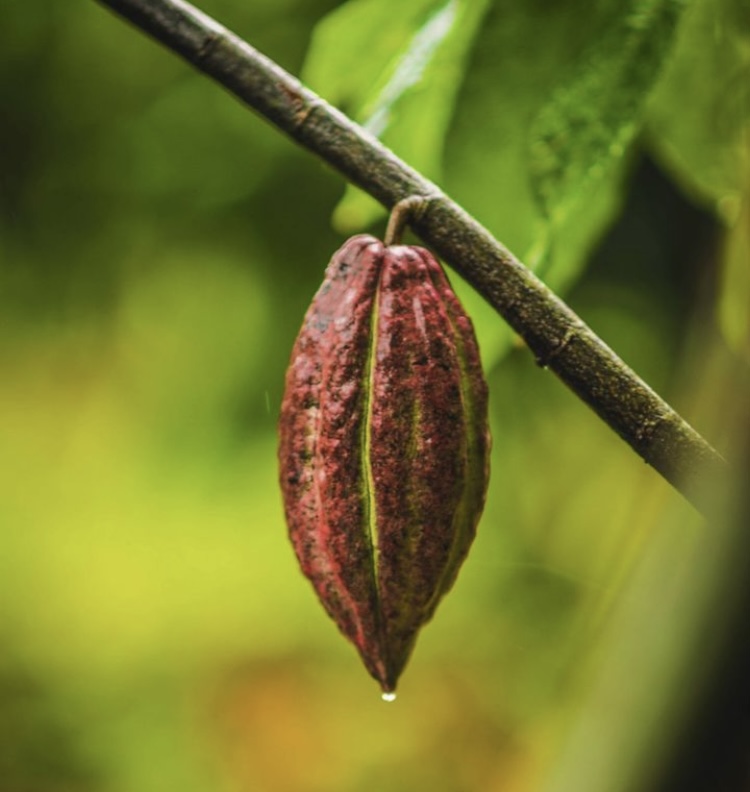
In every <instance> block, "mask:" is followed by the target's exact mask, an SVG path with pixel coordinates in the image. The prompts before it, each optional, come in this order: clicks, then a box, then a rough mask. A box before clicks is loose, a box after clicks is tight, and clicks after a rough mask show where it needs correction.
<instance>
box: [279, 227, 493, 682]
mask: <svg viewBox="0 0 750 792" xmlns="http://www.w3.org/2000/svg"><path fill="white" fill-rule="evenodd" d="M279 427H280V446H279V460H280V468H281V472H280V480H281V488H282V493H283V498H284V507H285V513H286V518H287V523H288V526H289V533H290V537H291V540H292V544H293V546H294V549H295V552H296V554H297V557H298V559H299V562H300V566H301V568H302V571H303V572H304V574H305V575H306V576H307V577H308V578H309V579H310V581H311V582H312V584H313V586H314V588H315V591H316V592H317V594H318V597H319V598H320V600H321V602H322V604H323V606H324V607H325V609H326V611H327V612H328V613H329V614H330V616H331V617H332V618H333V619H334V621H335V622H336V623H337V625H338V626H339V628H340V630H341V631H342V632H343V633H344V635H345V636H346V637H347V638H349V640H351V641H352V642H353V643H354V644H355V646H356V647H357V649H358V651H359V653H360V655H361V657H362V660H363V661H364V664H365V666H366V668H367V670H368V671H369V673H370V674H371V675H372V676H373V677H374V678H375V679H376V680H377V681H378V682H379V683H380V685H381V687H382V689H383V691H384V692H386V693H390V692H392V691H393V690H394V689H395V687H396V682H397V680H398V677H399V675H400V674H401V672H402V670H403V668H404V666H405V664H406V662H407V660H408V658H409V655H410V653H411V651H412V648H413V646H414V642H415V640H416V636H417V633H418V631H419V629H420V627H421V626H422V625H423V624H424V623H425V622H427V621H428V620H429V619H430V618H431V617H432V615H433V613H434V611H435V608H436V606H437V604H438V602H439V600H440V598H441V597H442V596H443V595H444V594H445V593H446V591H448V589H449V588H450V587H451V585H452V584H453V582H454V580H455V578H456V575H457V573H458V569H459V567H460V565H461V563H462V562H463V560H464V558H465V557H466V554H467V552H468V550H469V546H470V545H471V542H472V540H473V538H474V535H475V531H476V526H477V523H478V521H479V517H480V515H481V512H482V508H483V506H484V499H485V492H486V489H487V481H488V474H489V447H490V437H489V430H488V426H487V385H486V383H485V381H484V377H483V375H482V368H481V363H480V359H479V350H478V347H477V342H476V338H475V335H474V330H473V328H472V324H471V320H470V319H469V318H468V316H467V315H466V313H465V312H464V310H463V308H462V307H461V304H460V302H459V301H458V298H457V297H456V295H455V294H454V292H453V290H452V289H451V286H450V283H449V282H448V279H447V277H446V276H445V273H444V272H443V270H442V268H441V267H440V265H439V264H438V262H437V261H436V260H435V258H434V257H433V256H432V254H431V253H430V252H429V251H427V250H425V249H424V248H420V247H414V246H407V245H390V246H386V245H384V244H383V243H382V242H380V241H379V240H377V239H375V238H374V237H371V236H366V235H360V236H355V237H353V238H351V239H349V240H348V241H347V242H346V243H345V244H344V245H343V247H342V248H341V249H340V250H339V251H338V252H337V253H336V254H335V255H334V256H333V258H332V259H331V262H330V264H329V265H328V268H327V269H326V273H325V278H324V281H323V284H322V285H321V287H320V289H319V290H318V293H317V294H316V295H315V298H314V299H313V302H312V304H311V305H310V308H309V309H308V311H307V314H306V316H305V320H304V323H303V326H302V329H301V330H300V333H299V335H298V337H297V340H296V342H295V345H294V349H293V351H292V356H291V362H290V365H289V369H288V371H287V376H286V389H285V393H284V398H283V402H282V406H281V416H280V423H279Z"/></svg>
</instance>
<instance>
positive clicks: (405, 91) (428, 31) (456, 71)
mask: <svg viewBox="0 0 750 792" xmlns="http://www.w3.org/2000/svg"><path fill="white" fill-rule="evenodd" d="M486 6H487V0H447V2H445V0H443V1H442V2H435V0H429V2H425V1H424V0H413V1H412V2H407V3H404V2H403V0H354V2H350V3H347V4H346V5H345V6H343V7H341V8H339V9H337V10H336V11H334V12H333V13H332V14H330V15H329V16H328V17H326V18H325V19H324V20H323V22H322V23H321V24H319V25H318V27H317V29H316V32H315V35H314V38H313V43H312V47H311V49H310V52H309V55H308V59H307V63H306V66H305V69H304V72H303V78H304V79H305V80H306V81H307V82H309V83H310V85H311V86H312V87H313V88H314V89H315V90H317V91H319V92H320V93H321V94H323V95H324V96H325V97H326V98H327V99H329V100H330V101H332V102H335V103H337V104H339V105H341V106H342V107H344V108H345V109H346V110H347V111H348V112H349V113H350V114H351V115H352V116H353V117H354V118H356V119H357V120H358V121H360V122H361V123H363V124H364V126H365V127H366V128H367V129H369V131H371V132H372V133H373V134H375V135H377V136H378V137H380V138H381V139H382V140H383V141H384V142H385V143H386V144H387V145H388V146H390V147H391V148H392V149H393V150H394V151H395V152H396V153H397V154H398V155H399V156H401V157H403V158H404V159H405V160H406V161H407V162H409V164H411V165H412V166H414V167H415V168H417V169H418V170H420V171H421V172H422V173H424V174H425V175H427V176H429V177H430V178H433V179H437V178H439V176H440V170H441V162H442V156H443V143H444V140H445V135H446V131H447V128H448V125H449V123H450V120H451V117H452V114H453V107H454V101H455V97H456V94H457V91H458V88H459V86H460V84H461V81H462V79H463V75H464V67H465V61H466V56H467V52H468V51H469V49H470V47H471V44H472V42H473V40H474V37H475V34H476V31H477V28H478V25H479V22H480V21H481V19H482V17H483V15H484V12H485V9H486ZM382 212H383V209H382V207H381V206H380V205H379V204H377V203H376V202H375V201H374V200H373V199H372V198H370V197H369V196H367V195H365V194H364V193H362V192H360V191H359V190H356V189H355V188H353V187H349V188H348V189H347V193H346V195H345V196H344V199H343V201H342V202H341V204H340V205H339V206H338V208H337V210H336V213H335V216H334V223H335V225H336V226H337V227H338V228H339V229H341V230H343V231H353V230H361V229H362V228H363V227H364V226H366V225H368V224H369V223H371V222H372V221H373V220H374V219H376V218H377V217H378V216H379V215H380V214H382Z"/></svg>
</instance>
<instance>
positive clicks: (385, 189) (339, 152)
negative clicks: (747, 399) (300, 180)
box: [97, 0, 729, 511]
mask: <svg viewBox="0 0 750 792" xmlns="http://www.w3.org/2000/svg"><path fill="white" fill-rule="evenodd" d="M97 2H99V3H101V4H102V5H105V6H108V7H109V8H110V9H112V10H113V11H115V12H117V13H118V14H120V15H121V16H123V17H125V18H126V19H128V20H129V21H130V22H132V23H133V24H134V25H136V26H137V27H138V28H140V29H141V30H143V31H144V32H146V33H148V34H149V35H151V36H153V37H154V38H155V39H157V40H158V41H160V42H161V43H162V44H164V45H165V46H167V47H168V48H169V49H171V50H173V51H174V52H176V53H178V54H179V55H181V56H182V57H183V58H184V59H185V60H187V61H189V62H190V63H191V64H193V66H195V67H196V68H197V69H199V70H200V71H202V72H203V73H205V74H207V75H208V76H210V77H212V78H213V79H214V80H216V81H217V82H218V83H219V84H221V85H222V86H223V87H224V88H226V89H227V90H228V91H230V92H231V93H232V94H234V95H235V96H236V97H237V98H238V99H240V100H241V101H242V102H244V103H245V104H247V105H249V106H250V107H252V108H253V109H254V110H256V111H257V112H258V113H259V114H260V115H262V116H264V117H265V118H266V119H268V120H269V121H270V122H271V123H272V124H274V125H276V126H277V127H278V128H279V129H281V130H283V131H284V132H286V134H287V135H289V136H290V137H291V138H293V139H294V140H295V141H297V142H298V143H299V144H300V145H302V146H304V147H305V148H307V149H309V150H310V151H311V152H313V153H314V154H316V155H317V156H319V157H320V158H321V159H323V160H325V161H326V162H327V163H328V164H329V165H331V166H332V167H333V168H335V169H336V170H338V171H339V172H340V173H341V174H342V175H343V176H344V177H345V178H346V179H348V180H349V181H351V182H352V183H354V184H356V185H357V186H358V187H360V188H361V189H362V190H364V191H365V192H367V193H369V194H370V195H371V196H373V197H374V198H376V199H377V200H378V201H380V202H381V203H382V204H383V205H384V206H385V207H386V208H391V207H393V206H394V205H395V204H396V203H397V202H399V201H401V200H403V199H405V198H407V197H409V196H413V195H416V196H422V197H423V198H426V199H427V203H426V205H425V206H424V207H423V208H422V209H421V211H420V212H419V213H415V215H414V216H413V217H412V218H411V219H410V225H411V227H412V228H413V230H414V231H415V233H416V234H418V235H419V236H420V237H421V238H422V239H423V240H424V241H425V243H426V244H427V245H429V247H430V248H432V249H433V250H434V251H435V252H436V253H437V254H438V255H439V256H441V257H442V258H443V259H444V260H445V261H446V262H447V263H448V264H450V266H451V267H453V268H454V269H455V270H456V271H457V272H459V273H461V275H462V276H463V277H464V278H466V280H467V281H469V283H471V284H472V285H473V286H474V288H475V289H477V291H478V292H480V294H482V295H483V296H484V297H485V299H486V300H487V301H488V302H489V303H490V304H491V305H492V306H493V307H494V308H495V309H496V310H497V312H498V313H499V314H500V315H501V316H502V317H503V318H504V319H505V320H506V321H507V322H508V323H509V324H510V325H511V327H512V328H513V329H514V330H515V331H516V332H517V333H518V334H519V335H520V336H521V337H522V338H523V339H524V341H525V342H526V344H527V345H528V347H529V349H530V350H531V351H532V353H533V354H534V355H535V357H536V360H537V362H538V363H539V364H540V365H541V366H544V367H545V368H548V369H549V370H551V371H553V372H554V373H555V374H556V375H557V376H558V377H559V378H560V379H561V380H562V381H563V382H564V383H565V384H566V385H567V386H568V387H569V388H571V389H572V390H573V391H574V392H575V393H576V394H577V395H578V396H579V397H580V398H581V399H582V400H583V401H584V402H586V404H588V405H589V406H590V407H591V408H592V409H593V410H594V411H595V412H596V413H597V414H598V415H599V416H600V417H601V418H602V419H603V420H604V421H605V422H606V423H607V424H608V425H609V426H610V427H611V428H612V429H614V431H615V432H617V434H619V435H620V436H621V437H622V438H623V439H624V440H625V441H626V442H627V443H628V444H629V445H630V446H631V447H632V448H633V450H634V451H635V452H636V453H637V454H639V455H640V456H641V457H642V458H643V459H644V460H645V461H646V462H647V463H648V464H649V465H651V466H652V467H653V468H654V469H655V470H657V471H658V472H659V473H660V474H661V475H662V476H663V477H664V478H665V479H666V480H667V481H669V482H670V483H671V484H672V485H673V486H674V487H675V488H676V489H678V490H679V491H680V492H682V493H683V495H684V496H685V497H686V498H687V499H688V500H690V501H691V502H692V503H693V504H694V505H695V506H696V508H698V509H699V510H702V511H706V510H707V509H708V507H709V503H710V502H711V501H712V500H713V496H714V494H715V491H716V488H717V487H719V486H720V485H723V483H724V482H725V481H726V479H727V478H728V472H729V471H728V466H727V464H726V462H725V460H724V459H723V458H722V457H721V455H720V454H718V453H717V452H716V451H715V450H714V449H713V448H712V447H711V445H710V444H709V443H708V442H707V441H706V440H705V439H704V438H703V437H701V435H700V434H699V433H698V432H696V431H695V429H693V428H692V427H691V426H690V425H689V424H688V423H687V422H686V421H685V420H683V419H682V418H681V417H680V415H679V414H678V413H677V412H676V411H675V410H673V409H672V408H671V407H670V406H669V405H668V404H667V403H666V402H665V401H664V400H663V399H661V398H660V397H659V396H658V395H657V394H656V393H655V392H654V391H653V390H651V388H649V387H648V385H646V383H645V382H643V381H642V380H641V379H640V378H639V377H638V376H637V375H636V374H635V372H633V371H632V370H631V369H630V368H629V367H628V366H626V365H625V364H624V363H623V362H622V360H620V358H618V357H617V355H616V354H615V353H614V352H613V351H612V350H611V349H610V348H609V347H608V346H607V345H606V344H605V343H604V342H603V341H602V340H601V339H600V338H598V337H597V336H596V334H595V333H594V332H593V331H592V330H591V329H590V328H589V327H587V326H586V324H585V323H584V322H583V321H582V320H581V319H580V318H579V317H578V316H577V315H576V314H575V313H574V312H573V311H572V310H571V309H570V308H568V306H567V305H566V304H565V303H564V302H562V300H560V299H559V298H558V297H557V296H556V295H555V294H554V293H553V292H552V291H551V290H550V289H549V288H548V287H547V286H545V284H544V283H542V282H541V281H540V280H539V279H538V278H537V277H536V276H535V275H534V274H533V273H532V272H531V271H530V270H528V269H527V268H526V267H525V266H524V265H523V264H521V263H520V262H519V261H518V259H516V258H515V257H514V256H513V254H512V253H510V251H508V250H507V249H506V248H505V247H503V245H501V244H500V243H499V242H498V241H497V240H496V239H494V237H493V236H492V235H491V234H490V233H489V231H487V230H486V229H485V228H483V227H482V226H481V225H480V224H479V223H478V222H477V221H476V220H474V218H472V217H471V216H470V215H468V214H467V213H466V212H465V211H464V210H463V209H462V208H461V207H460V206H458V205H457V204H456V203H454V202H453V201H452V200H451V199H450V198H448V197H447V196H446V195H445V194H444V193H443V192H442V191H441V190H440V189H439V188H438V187H437V186H436V185H435V184H433V183H432V182H430V181H428V180H427V179H425V178H424V177H423V176H422V175H421V174H419V173H418V172H417V171H415V170H414V169H413V168H410V167H409V166H408V165H407V164H406V163H404V162H402V161H401V160H400V159H398V157H396V156H395V155H394V154H393V153H392V152H391V151H389V150H388V149H387V148H386V147H385V146H383V145H382V144H381V143H380V142H379V141H378V140H376V139H375V138H374V137H372V136H371V135H370V134H369V133H368V132H366V131H365V130H364V129H362V127H360V126H358V125H357V124H355V123H354V122H353V121H351V120H350V119H349V118H347V117H346V116H345V115H344V114H343V113H341V112H339V111H338V110H337V109H336V108H334V107H332V106H331V105H329V104H328V103H326V102H325V101H324V100H323V99H321V98H320V97H319V96H317V95H316V94H314V93H313V92H312V91H310V90H308V89H307V88H305V87H304V86H303V85H302V84H301V83H300V82H299V81H298V80H297V79H295V78H294V77H292V76H291V75H290V74H288V73H287V72H285V71H284V70H283V69H282V68H281V67H279V66H278V65H277V64H276V63H274V62H273V61H272V60H270V59H269V58H267V57H266V56H264V55H263V54H261V53H260V52H258V51H257V50H255V49H254V48H253V47H252V46H250V45H249V44H248V43H247V42H245V41H243V40H242V39H240V38H239V37H238V36H236V35H234V34H233V33H231V32H230V31H228V30H227V29H226V28H224V27H223V26H221V25H220V24H219V23H218V22H216V21H215V20H213V19H211V18H210V17H208V16H207V15H205V14H204V13H202V12H201V11H199V10H198V9H196V8H194V7H193V6H191V5H190V4H188V3H186V2H184V1H183V0H97Z"/></svg>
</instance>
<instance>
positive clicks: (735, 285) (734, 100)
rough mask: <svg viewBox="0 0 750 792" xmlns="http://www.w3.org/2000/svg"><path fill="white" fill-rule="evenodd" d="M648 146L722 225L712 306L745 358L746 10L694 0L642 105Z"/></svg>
mask: <svg viewBox="0 0 750 792" xmlns="http://www.w3.org/2000/svg"><path fill="white" fill-rule="evenodd" d="M649 127H650V130H651V133H652V141H653V148H654V150H655V151H656V153H657V155H658V157H659V158H660V160H661V161H662V163H663V164H664V165H665V166H666V167H667V168H668V169H669V170H670V171H671V172H672V174H673V175H674V177H675V178H676V179H677V181H678V182H680V183H681V184H682V185H683V187H684V188H685V189H686V190H687V192H688V193H690V194H692V195H693V196H695V197H697V198H698V200H700V201H701V202H703V203H704V204H706V205H707V206H708V207H709V208H710V209H712V210H713V211H714V212H716V214H717V215H718V216H719V217H720V218H721V219H722V220H723V222H724V223H725V224H726V226H727V242H726V245H725V247H724V257H723V261H722V266H723V274H722V281H721V289H720V291H719V300H718V306H717V312H718V318H719V326H720V327H721V330H722V332H723V334H724V336H725V338H726V340H727V342H728V343H729V344H730V346H731V347H732V348H733V349H734V350H735V351H736V352H737V353H738V354H741V355H744V356H746V357H747V359H750V238H749V236H748V235H749V234H750V230H749V229H750V213H748V206H750V196H749V194H750V13H748V5H747V1H746V0H698V2H696V5H695V7H694V8H693V9H692V10H691V13H690V14H689V15H688V16H687V19H686V24H685V26H684V28H683V31H682V35H681V36H680V39H679V42H678V47H677V52H676V57H675V59H674V61H673V63H672V64H671V67H670V69H669V70H668V72H667V75H666V77H665V80H664V82H663V83H662V85H661V87H660V89H659V91H658V92H657V93H656V94H655V96H654V97H653V101H652V102H651V104H650V107H649Z"/></svg>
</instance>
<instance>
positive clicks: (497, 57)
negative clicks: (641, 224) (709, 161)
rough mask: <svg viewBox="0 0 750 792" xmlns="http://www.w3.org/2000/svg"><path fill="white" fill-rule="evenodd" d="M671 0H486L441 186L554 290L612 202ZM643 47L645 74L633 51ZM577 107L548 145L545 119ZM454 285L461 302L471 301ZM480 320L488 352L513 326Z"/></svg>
mask: <svg viewBox="0 0 750 792" xmlns="http://www.w3.org/2000/svg"><path fill="white" fill-rule="evenodd" d="M678 8H679V6H678V4H676V3H675V2H674V0H660V1H659V2H658V3H657V2H656V1H655V0H648V2H645V0H629V2H627V3H623V2H619V1H618V2H614V0H613V1H609V0H600V1H599V2H595V3H591V2H590V0H568V1H567V2H565V3H552V4H550V3H547V2H544V1H543V0H530V1H529V2H526V3H518V2H513V0H496V2H495V3H494V4H493V6H492V9H491V11H490V12H489V13H488V14H487V15H486V16H485V18H484V20H483V23H482V28H481V31H480V34H479V36H478V37H477V42H476V45H475V49H474V53H473V56H472V61H471V65H470V67H469V69H468V72H467V76H466V79H465V82H464V85H463V88H462V91H461V95H460V97H459V100H458V102H457V106H456V110H455V114H454V120H453V125H452V127H451V130H450V133H449V137H448V140H447V142H446V161H445V187H446V188H447V191H448V192H449V193H450V194H451V195H452V196H453V197H454V198H455V199H456V200H457V201H458V202H459V203H461V204H462V205H463V206H464V207H465V208H466V209H467V210H468V211H469V212H470V213H471V214H473V215H474V216H475V217H476V218H477V219H478V220H479V221H480V222H482V223H483V224H484V225H486V226H487V227H488V228H489V229H490V230H491V231H492V232H493V234H495V236H496V237H497V238H498V239H500V240H501V241H502V242H503V243H504V244H505V245H506V246H507V247H509V248H510V249H511V250H512V251H513V252H514V253H516V255H518V256H519V257H520V258H521V260H522V261H523V262H524V263H525V264H526V265H527V266H529V267H531V268H532V269H534V270H535V271H536V272H537V274H540V275H543V277H544V279H545V281H546V282H547V283H548V284H549V285H550V286H551V287H552V288H553V289H555V290H556V291H558V292H564V290H565V289H566V288H568V287H569V286H570V285H571V284H572V283H573V282H574V281H575V280H576V279H577V278H578V277H579V275H580V273H581V272H582V270H583V268H584V266H585V264H586V261H587V259H588V256H589V254H590V252H591V251H592V249H593V247H594V246H595V245H596V243H597V241H598V240H599V238H600V237H601V235H602V234H603V233H604V231H605V230H606V228H607V226H608V225H609V224H610V223H611V221H612V220H613V219H614V217H615V216H616V214H617V212H618V211H619V209H620V207H621V203H622V199H623V184H624V180H625V178H626V176H627V173H628V166H629V162H628V157H627V156H626V155H627V151H626V142H627V141H629V140H631V139H632V137H633V135H634V134H635V133H636V131H637V130H638V125H639V124H640V113H641V110H642V106H643V102H644V100H645V98H646V96H647V93H648V90H649V89H650V87H651V83H652V82H653V80H654V79H655V78H656V74H655V71H656V70H655V67H654V64H656V63H657V62H658V61H660V59H661V58H663V57H665V55H666V53H667V51H668V48H669V42H668V38H669V36H668V34H669V32H670V30H671V28H669V25H668V24H667V23H666V19H667V18H672V17H674V16H676V14H677V9H678ZM647 10H648V11H650V13H646V11H647ZM636 12H640V14H638V13H636ZM657 12H658V13H657ZM670 15H671V16H670ZM618 35H620V36H621V40H617V41H615V39H617V38H618ZM626 38H627V40H626ZM657 39H658V40H657ZM602 41H605V42H609V43H610V46H609V48H607V47H603V46H602V44H601V42H602ZM613 42H614V43H613ZM594 56H595V57H594ZM646 56H648V62H649V63H650V64H651V66H650V67H649V68H651V72H650V73H648V74H647V73H645V72H644V70H643V69H642V68H641V64H640V63H638V61H639V59H641V58H644V57H646ZM631 81H632V84H631ZM614 92H620V93H622V96H618V97H617V98H616V99H615V98H613V96H612V95H611V94H613V93H614ZM581 119H585V121H586V123H590V124H591V125H592V127H593V129H592V130H589V131H587V132H586V135H585V136H583V137H581V138H580V139H578V138H576V137H575V136H571V135H569V136H568V138H567V142H565V144H564V145H560V147H559V150H558V151H557V154H556V155H555V156H554V157H553V156H552V150H551V149H550V143H549V142H547V143H545V142H544V134H546V133H545V130H548V131H550V130H552V128H556V129H557V130H559V131H562V130H565V129H566V127H568V128H571V129H572V128H574V127H575V126H576V124H577V123H578V122H579V120H581ZM581 123H582V120H581ZM610 134H611V135H612V140H614V139H615V138H616V140H617V141H618V143H617V146H616V147H613V146H612V145H611V142H612V141H611V140H607V136H608V135H610ZM535 135H536V137H534V136H535ZM535 140H536V141H537V145H536V146H535V144H534V141H535ZM535 152H536V153H535ZM545 152H546V154H547V155H549V156H547V157H546V158H545V156H543V155H544V154H545ZM540 194H544V195H545V201H546V206H547V211H545V210H544V206H545V204H543V203H542V202H540ZM551 213H554V215H555V217H554V223H553V222H552V218H551ZM459 294H460V296H461V299H462V300H463V301H464V303H465V304H466V305H467V310H469V311H471V310H472V302H478V301H479V300H478V298H476V297H473V298H472V297H471V296H470V295H469V294H468V293H464V291H463V290H462V289H460V287H459ZM482 310H485V309H482ZM472 315H473V314H472ZM490 321H491V317H490V316H489V315H487V321H486V322H485V321H484V317H483V316H482V317H480V319H479V321H475V325H476V326H477V334H478V336H479V337H480V341H481V342H482V343H483V345H484V346H485V347H487V348H488V349H490V350H491V351H492V352H491V354H493V355H495V356H498V357H499V356H500V355H502V354H503V352H505V351H507V349H508V348H509V347H510V345H511V342H512V338H513V335H512V333H510V331H508V330H507V329H505V330H504V329H503V328H500V329H497V328H495V329H493V328H492V326H491V324H490ZM495 325H497V321H495ZM485 339H489V341H485ZM496 359H497V357H495V360H496ZM485 361H486V362H487V363H491V362H492V360H491V359H490V358H489V355H485Z"/></svg>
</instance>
